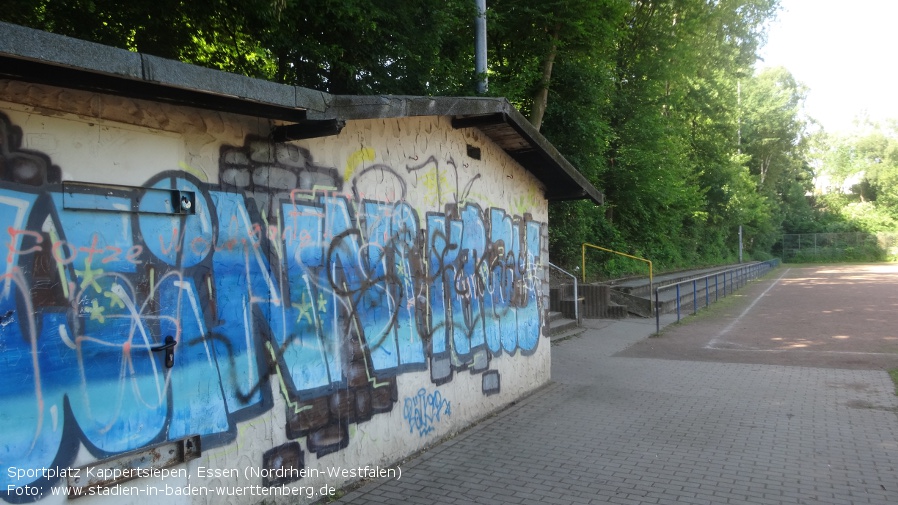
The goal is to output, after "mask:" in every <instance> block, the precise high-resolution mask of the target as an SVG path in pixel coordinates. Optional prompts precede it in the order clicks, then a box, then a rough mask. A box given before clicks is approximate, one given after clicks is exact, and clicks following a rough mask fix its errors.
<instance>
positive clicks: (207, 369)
mask: <svg viewBox="0 0 898 505" xmlns="http://www.w3.org/2000/svg"><path fill="white" fill-rule="evenodd" d="M362 158H364V155H363V156H362ZM443 165H444V166H442V167H441V166H440V163H439V162H438V161H437V160H435V159H433V158H431V159H429V160H427V161H426V162H424V163H423V164H417V165H412V166H405V167H391V166H387V165H376V164H375V165H370V166H366V167H364V168H363V169H361V170H358V171H356V170H355V167H351V169H350V170H346V171H344V175H343V176H342V177H341V175H340V173H339V172H338V171H337V170H336V169H334V168H329V167H323V166H319V165H317V164H316V163H315V162H314V160H313V158H312V155H311V153H310V152H309V151H308V150H306V149H303V148H300V147H297V146H294V145H290V144H272V143H270V142H269V141H268V140H266V139H262V138H248V139H247V140H246V142H245V143H244V145H242V146H223V147H222V148H221V153H220V172H219V184H217V185H213V184H208V183H205V182H202V181H200V180H198V179H197V178H195V177H194V176H192V175H189V174H188V173H186V172H183V171H171V172H168V173H162V174H157V175H154V176H152V177H151V178H150V179H149V180H148V181H146V183H145V184H144V185H143V186H141V187H140V188H128V187H121V186H112V185H110V186H106V185H89V184H78V183H63V182H62V180H61V170H60V168H59V167H57V166H56V165H54V164H53V160H51V159H50V158H49V157H48V156H46V155H44V154H42V153H40V152H35V151H29V150H26V149H23V148H22V131H21V129H19V128H18V127H16V126H15V125H13V124H12V123H11V122H10V121H9V119H8V118H7V117H6V116H4V115H2V114H0V237H2V239H0V242H2V245H0V247H2V252H3V257H4V258H5V261H4V262H3V264H2V265H0V366H2V368H3V370H4V373H3V374H0V404H2V405H3V408H2V410H0V440H2V443H0V464H2V465H3V466H5V467H18V468H52V467H65V466H67V465H70V464H71V463H72V462H73V461H74V457H75V454H76V452H77V451H78V448H79V445H80V444H83V445H84V446H85V447H86V448H87V449H88V450H89V451H90V453H91V454H92V455H94V456H95V457H96V458H106V457H111V456H114V455H116V454H119V453H122V452H125V451H130V450H134V449H138V448H141V447H145V446H148V445H151V444H156V443H160V442H164V441H167V440H173V439H177V438H181V437H184V436H188V435H194V434H198V435H201V436H202V439H203V445H204V447H215V446H221V445H224V444H227V443H229V442H231V441H233V440H234V438H235V437H236V423H238V422H239V421H241V420H246V419H251V418H253V417H255V416H258V415H260V414H262V413H264V412H266V411H268V410H270V409H271V408H272V406H273V405H274V401H273V397H272V395H273V393H272V391H279V392H280V394H282V395H283V397H284V398H285V400H286V404H287V409H288V412H287V425H286V427H285V429H286V434H287V436H288V437H289V438H291V439H300V438H303V437H305V444H306V448H307V450H308V451H310V452H313V453H315V454H316V455H317V456H318V457H321V456H324V455H326V454H329V453H332V452H334V451H339V450H341V449H342V448H344V447H346V445H347V444H348V442H349V433H350V430H349V426H350V425H351V424H352V423H360V422H364V421H367V420H369V419H371V418H372V417H373V416H375V415H377V414H378V413H383V412H389V411H391V410H392V409H393V408H394V405H395V404H397V403H398V401H399V399H398V393H397V391H398V389H397V378H398V377H399V376H400V375H402V374H403V373H406V372H409V371H429V374H430V377H431V381H432V383H433V384H435V385H440V384H445V383H447V382H450V381H452V379H453V375H454V374H457V373H460V372H462V371H467V372H468V373H474V374H482V375H483V381H482V382H483V394H484V395H489V394H495V393H497V392H498V390H499V384H500V381H499V379H500V377H499V372H498V371H497V370H494V369H490V365H491V360H492V359H493V358H495V357H497V356H500V355H502V354H506V355H509V356H527V355H530V354H532V353H534V352H535V351H536V348H537V346H538V344H539V335H540V327H541V313H542V303H543V299H542V296H543V295H542V291H543V289H542V285H541V280H540V279H542V278H543V275H544V265H543V264H542V263H541V259H540V258H541V252H542V251H544V250H545V247H546V244H545V243H544V242H545V224H544V223H539V222H536V221H533V220H532V218H531V217H530V216H529V215H523V216H517V215H510V214H508V213H507V212H506V211H505V210H503V209H499V208H482V207H480V206H479V205H478V204H477V203H475V202H473V201H470V199H469V198H468V192H469V191H470V188H471V185H472V184H474V183H475V182H476V177H475V178H474V179H472V180H471V181H470V182H469V183H468V184H467V185H461V184H456V193H455V194H454V195H453V197H451V198H450V197H448V196H447V195H448V193H447V194H446V195H440V196H439V199H440V201H443V204H442V205H441V207H442V208H441V210H440V212H436V211H426V212H423V213H422V212H419V210H418V209H416V208H414V207H413V206H411V205H410V204H409V203H408V198H407V197H408V196H409V192H410V191H412V190H413V188H412V187H411V186H410V185H409V182H408V181H418V182H420V181H422V180H427V179H428V178H430V180H437V181H439V180H440V179H441V178H445V175H444V174H441V173H440V171H441V170H442V171H444V172H446V171H453V170H454V162H452V161H451V160H449V161H447V162H446V163H444V164H443ZM455 174H456V175H455V179H456V180H457V179H458V177H457V172H455ZM450 179H451V178H450ZM459 186H461V188H459ZM459 189H462V190H461V191H459ZM442 191H445V188H442ZM444 200H445V201H444ZM446 201H449V202H451V203H446ZM167 337H170V339H169V341H170V342H171V344H173V347H172V345H171V344H170V345H168V347H169V348H171V350H170V351H169V352H167V351H166V350H164V349H161V347H163V346H164V344H165V342H166V338H167ZM167 354H168V355H169V357H166V355H167ZM421 392H422V393H419V395H418V396H416V397H414V398H408V399H405V401H404V404H403V408H404V411H405V417H404V418H405V419H406V421H407V422H408V424H409V429H411V430H412V431H413V432H417V433H419V434H420V435H422V436H423V435H425V434H427V433H429V432H430V431H431V430H433V424H434V423H435V422H438V421H439V420H440V416H444V417H445V416H449V415H450V405H449V402H448V401H446V400H444V399H442V397H441V396H440V397H438V398H437V397H435V396H434V395H439V390H436V391H435V392H434V393H427V391H426V390H425V389H422V390H421ZM291 447H295V448H294V449H293V450H292V452H291V454H293V453H296V454H295V455H294V456H292V457H293V459H296V460H297V461H300V460H301V459H302V453H301V452H298V451H299V449H298V445H295V444H294V445H291ZM57 482H58V479H52V478H44V477H40V478H36V479H35V480H34V481H32V482H28V483H27V484H28V485H30V486H33V487H38V488H40V489H42V490H45V489H46V488H48V487H49V486H53V485H55V484H56V483H57ZM24 484H26V483H24V482H20V481H18V480H12V479H11V478H10V477H9V475H6V474H4V475H0V492H4V491H5V490H7V489H8V486H10V485H12V486H21V485H24ZM0 496H3V497H4V498H5V499H6V500H7V501H10V502H16V501H21V500H20V499H19V498H18V497H17V496H16V495H15V494H14V493H9V492H5V493H4V494H2V495H0Z"/></svg>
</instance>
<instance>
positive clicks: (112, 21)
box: [0, 0, 898, 275]
mask: <svg viewBox="0 0 898 505" xmlns="http://www.w3.org/2000/svg"><path fill="white" fill-rule="evenodd" d="M10 2H11V5H10V6H9V8H7V9H5V10H3V11H2V12H0V19H2V20H4V21H9V22H13V23H18V24H22V25H27V26H31V27H35V28H39V29H44V30H48V31H52V32H56V33H61V34H65V35H70V36H74V37H78V38H84V39H89V40H94V41H97V42H101V43H104V44H109V45H113V46H118V47H123V48H128V49H131V50H135V51H140V52H146V53H150V54H156V55H159V56H164V57H169V58H176V59H180V60H182V61H187V62H191V63H196V64H199V65H205V66H209V67H213V68H218V69H222V70H227V71H231V72H238V73H243V74H246V75H251V76H255V77H262V78H266V79H271V80H275V81H279V82H284V83H289V84H296V85H301V86H306V87H310V88H315V89H319V90H322V91H328V92H331V93H342V94H374V93H377V94H417V95H450V94H451V95H467V94H474V92H475V89H476V81H477V78H478V76H476V75H475V74H474V71H473V54H474V48H473V40H474V36H473V25H474V17H475V15H476V9H475V6H474V2H473V1H472V0H444V1H442V2H432V1H426V0H407V1H404V2H401V3H399V4H397V3H396V2H390V1H386V0H341V1H339V2H337V1H332V0H327V1H324V2H321V1H318V2H311V1H308V0H240V1H237V0H195V1H192V2H187V1H184V0H154V1H152V2H147V1H145V0H133V1H131V2H122V1H121V0H67V1H65V2H60V1H52V0H10ZM10 2H8V3H10ZM488 8H489V10H488V27H489V65H490V68H489V83H490V91H489V93H490V94H491V95H496V96H506V97H508V98H509V99H510V100H511V101H512V102H513V103H514V104H515V105H516V106H517V107H518V108H519V109H520V110H521V111H522V112H523V113H524V114H525V115H527V116H528V117H529V118H530V120H531V122H532V123H533V124H534V125H535V126H536V127H537V128H541V131H542V132H543V133H544V134H545V135H546V137H547V138H548V139H549V140H550V141H551V142H553V143H554V144H555V145H556V146H557V147H558V148H559V150H560V151H561V152H563V153H565V155H566V156H567V157H568V158H569V159H570V160H571V162H572V163H573V164H574V165H575V166H577V167H578V168H579V169H580V170H581V171H582V172H583V173H584V174H585V175H586V176H587V177H588V178H589V179H590V180H591V181H592V182H593V183H594V184H595V185H596V186H597V187H598V188H600V189H601V190H602V191H603V192H604V193H605V195H606V198H607V204H606V205H605V206H603V207H597V206H595V205H593V204H592V203H589V202H573V203H561V204H553V205H552V206H551V208H550V223H551V227H550V228H551V232H550V233H551V234H550V254H551V255H552V258H553V261H554V262H556V263H560V264H562V265H567V266H571V267H573V266H574V265H576V264H578V263H579V260H580V245H581V243H583V242H589V243H594V244H598V245H601V246H603V247H608V248H612V249H616V250H622V251H624V252H627V253H630V254H635V255H639V256H643V257H647V258H650V259H652V260H653V261H654V262H655V264H656V265H658V266H659V267H661V268H676V267H686V266H694V265H699V264H710V263H719V262H724V261H732V260H734V259H735V258H736V254H737V244H738V238H737V236H738V229H739V226H742V227H743V230H744V243H745V248H746V252H747V254H748V255H749V256H754V257H757V258H762V257H765V256H768V255H770V254H771V253H772V252H776V248H777V241H778V240H779V239H780V237H782V234H783V233H796V232H811V231H827V230H830V229H858V225H852V224H846V223H848V221H849V218H850V217H858V218H859V219H860V222H862V223H864V224H863V225H862V226H861V228H864V229H873V228H876V229H879V228H889V227H891V228H894V226H895V222H896V220H898V215H896V213H895V211H894V209H898V193H896V189H895V188H898V184H896V183H898V168H896V167H898V154H896V153H898V140H896V137H898V135H896V134H895V133H896V127H895V125H890V126H889V127H888V128H885V129H882V128H880V129H878V130H872V131H870V132H869V135H868V136H866V137H864V138H851V139H847V138H845V139H835V140H833V139H829V138H825V137H820V136H818V137H816V138H815V139H811V138H810V137H809V135H808V128H809V122H808V119H807V118H805V117H804V116H803V113H802V104H803V101H804V97H805V94H806V91H807V90H806V89H805V88H804V87H803V86H802V85H801V84H800V83H798V82H796V81H795V79H794V78H793V77H792V76H791V75H790V74H789V72H788V71H787V70H785V69H782V68H776V69H765V70H762V71H757V72H756V71H755V70H754V69H755V66H756V64H757V51H758V48H759V47H760V45H761V44H763V41H764V38H763V34H764V27H765V25H766V24H767V23H768V22H769V21H771V20H772V18H773V17H774V16H775V14H776V11H777V9H778V0H541V1H539V2H535V1H533V0H491V1H490V2H489V3H488ZM812 140H813V141H812ZM811 152H814V153H816V156H817V158H816V159H817V162H816V165H815V166H817V168H820V167H821V166H823V165H826V166H828V167H831V172H832V173H833V176H834V177H835V178H837V179H838V178H841V179H839V180H841V181H844V180H848V177H849V176H852V174H854V175H853V176H854V177H855V178H857V183H856V184H857V188H855V189H857V191H856V192H850V191H849V192H841V193H839V192H837V193H833V194H830V195H827V196H825V197H817V198H814V197H808V196H807V195H810V194H812V191H813V178H814V170H813V169H812V166H811V165H810V164H809V162H808V160H809V159H811V157H809V153H811ZM857 174H861V175H860V176H858V175H857ZM870 209H880V210H881V209H892V210H882V211H880V210H877V211H876V212H872V211H871V210H870ZM602 254H603V253H590V255H591V260H590V261H591V263H594V264H602V265H603V266H604V269H605V271H604V274H606V275H611V274H616V273H621V272H623V271H626V270H628V269H634V270H636V269H639V268H642V267H641V265H639V264H635V265H634V264H632V263H631V262H628V261H621V260H620V259H618V258H612V257H602V256H601V255H602Z"/></svg>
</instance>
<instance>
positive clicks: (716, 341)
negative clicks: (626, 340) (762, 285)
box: [705, 268, 894, 356]
mask: <svg viewBox="0 0 898 505" xmlns="http://www.w3.org/2000/svg"><path fill="white" fill-rule="evenodd" d="M790 270H792V269H791V268H787V269H786V271H785V272H783V273H782V275H780V276H779V277H778V278H777V279H776V280H775V281H774V282H773V284H771V285H770V286H769V287H768V288H767V289H765V290H764V292H763V293H761V294H760V295H758V297H757V298H755V300H754V301H753V302H751V305H749V306H748V307H746V308H745V310H743V311H742V313H741V314H739V316H737V317H736V319H734V320H733V321H732V322H731V323H730V324H728V325H727V326H726V328H724V329H722V330H720V333H718V334H717V335H716V336H715V337H714V338H712V339H711V340H710V341H709V342H708V343H707V344H706V345H705V349H713V350H719V351H749V352H791V351H794V349H756V348H755V349H744V348H743V349H734V348H730V347H718V345H719V344H720V343H721V339H722V337H723V336H724V335H726V334H727V333H729V331H730V330H732V329H733V327H734V326H736V323H738V322H739V320H740V319H742V317H743V316H745V315H746V314H748V311H750V310H751V309H752V308H754V306H755V304H757V303H758V301H760V300H761V298H762V297H763V296H764V295H766V294H767V292H768V291H770V290H771V289H773V287H774V286H776V285H777V284H779V282H780V280H782V278H783V277H785V276H786V274H787V273H789V271H790ZM731 344H732V343H731ZM732 345H739V344H732ZM799 352H802V353H814V354H856V355H867V356H894V354H892V353H885V352H862V351H814V350H810V349H802V350H801V351H799Z"/></svg>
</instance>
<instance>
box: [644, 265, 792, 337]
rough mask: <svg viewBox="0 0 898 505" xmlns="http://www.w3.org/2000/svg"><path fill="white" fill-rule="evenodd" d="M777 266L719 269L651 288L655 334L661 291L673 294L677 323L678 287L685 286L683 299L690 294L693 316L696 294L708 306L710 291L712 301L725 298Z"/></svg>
mask: <svg viewBox="0 0 898 505" xmlns="http://www.w3.org/2000/svg"><path fill="white" fill-rule="evenodd" d="M779 263H780V260H779V259H772V260H768V261H763V262H759V263H752V264H750V265H740V266H738V267H733V268H729V269H726V270H721V271H720V272H716V273H713V274H708V275H703V276H701V277H696V278H694V279H689V280H685V281H680V282H677V283H675V284H668V285H666V286H659V287H657V288H655V332H656V333H660V332H661V312H662V304H661V292H663V291H669V290H675V291H676V297H675V298H674V300H675V301H676V307H677V321H678V322H679V321H680V319H681V315H680V311H681V308H682V305H683V304H682V303H681V301H682V297H683V294H682V291H683V289H682V288H681V286H686V288H687V290H686V296H688V295H690V294H691V295H692V313H693V314H697V313H698V306H699V294H700V293H702V294H704V298H705V307H708V306H709V305H710V304H711V296H712V293H711V291H712V290H713V292H714V293H713V296H714V300H713V301H715V302H716V301H717V300H719V299H720V298H721V295H722V296H723V297H726V296H727V294H733V291H735V290H737V289H739V288H741V287H742V286H744V285H746V284H747V283H748V281H750V280H752V279H757V278H758V277H761V276H762V275H764V274H766V273H767V272H769V271H770V270H772V269H774V268H776V267H778V266H779ZM712 279H713V281H712ZM690 286H691V288H692V289H691V290H689V289H688V288H689V287H690ZM728 290H729V293H728ZM721 291H722V292H721Z"/></svg>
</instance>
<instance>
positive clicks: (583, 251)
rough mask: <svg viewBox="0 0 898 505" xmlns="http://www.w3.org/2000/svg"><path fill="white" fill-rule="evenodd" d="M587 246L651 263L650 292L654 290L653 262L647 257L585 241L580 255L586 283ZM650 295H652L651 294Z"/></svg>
mask: <svg viewBox="0 0 898 505" xmlns="http://www.w3.org/2000/svg"><path fill="white" fill-rule="evenodd" d="M587 247H592V248H593V249H598V250H600V251H607V252H610V253H614V254H619V255H621V256H626V257H628V258H633V259H634V260H639V261H645V262H646V263H648V264H649V293H651V292H652V262H651V261H649V260H647V259H645V258H640V257H638V256H632V255H630V254H626V253H622V252H619V251H612V250H611V249H605V248H604V247H599V246H597V245H592V244H587V243H585V242H584V243H583V246H582V247H580V255H581V257H582V262H583V282H584V283H585V282H586V248H587ZM649 296H650V297H651V294H650V295H649Z"/></svg>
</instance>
